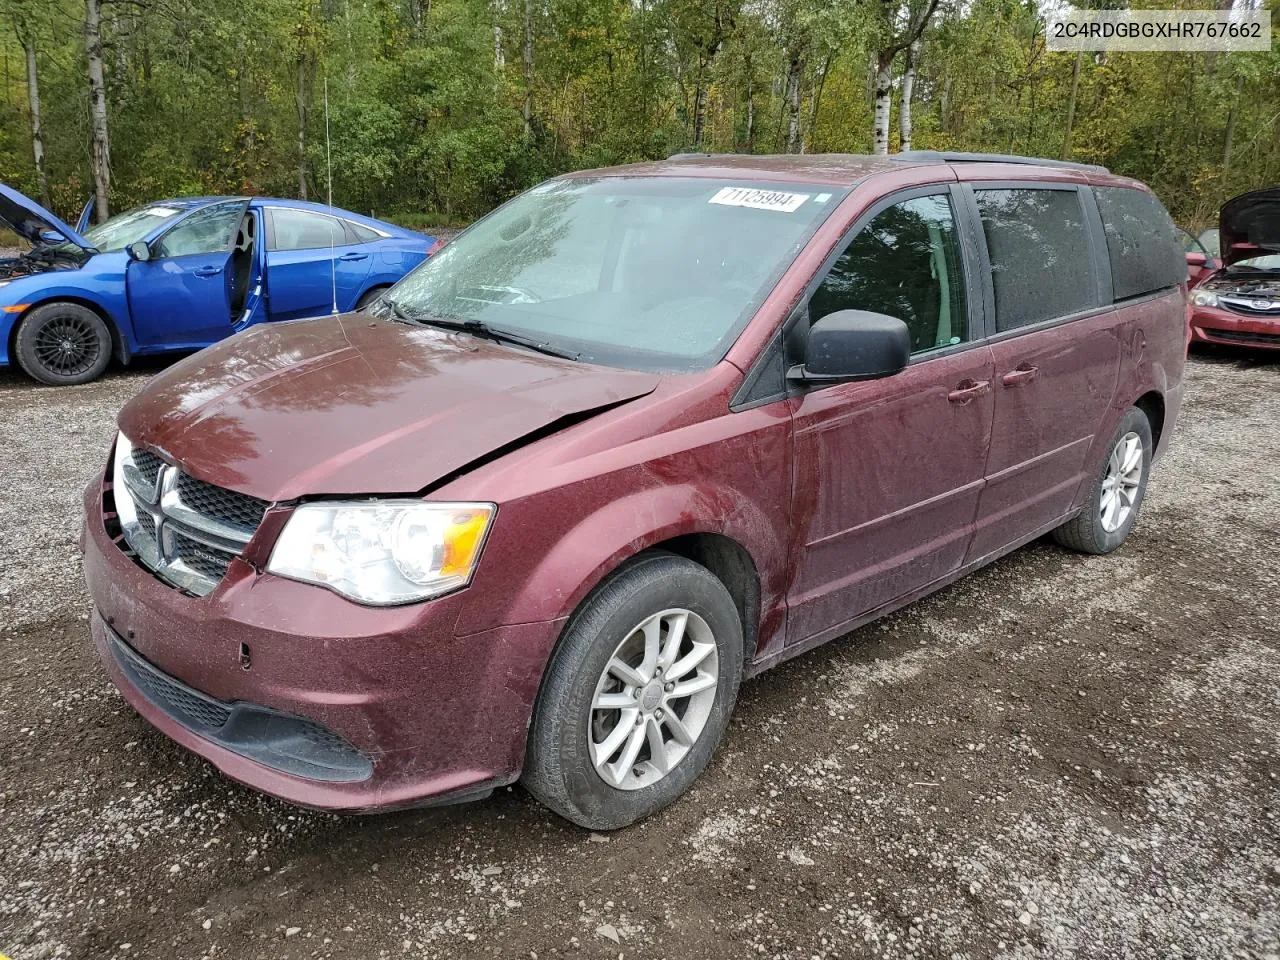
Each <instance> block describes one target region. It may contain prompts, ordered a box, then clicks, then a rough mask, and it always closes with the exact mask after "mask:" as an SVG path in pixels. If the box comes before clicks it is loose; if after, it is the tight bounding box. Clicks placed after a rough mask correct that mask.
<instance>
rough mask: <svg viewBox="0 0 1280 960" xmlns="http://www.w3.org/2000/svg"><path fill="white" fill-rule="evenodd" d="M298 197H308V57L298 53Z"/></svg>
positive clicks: (303, 198)
mask: <svg viewBox="0 0 1280 960" xmlns="http://www.w3.org/2000/svg"><path fill="white" fill-rule="evenodd" d="M297 100H298V198H299V199H301V200H305V199H307V59H306V57H305V56H303V55H301V54H299V55H298V91H297Z"/></svg>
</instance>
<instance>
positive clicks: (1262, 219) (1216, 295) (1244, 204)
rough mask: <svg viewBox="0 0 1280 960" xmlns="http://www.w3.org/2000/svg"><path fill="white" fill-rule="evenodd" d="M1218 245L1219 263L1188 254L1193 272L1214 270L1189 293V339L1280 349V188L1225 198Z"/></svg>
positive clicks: (1201, 341) (1204, 257)
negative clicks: (1207, 269)
mask: <svg viewBox="0 0 1280 960" xmlns="http://www.w3.org/2000/svg"><path fill="white" fill-rule="evenodd" d="M1218 241H1219V244H1220V259H1221V263H1220V264H1217V263H1212V257H1211V255H1210V254H1209V253H1208V252H1205V253H1204V254H1203V255H1197V254H1196V253H1188V254H1187V263H1188V267H1189V269H1190V270H1191V271H1192V272H1193V273H1194V272H1196V271H1197V270H1202V269H1203V268H1204V266H1205V264H1206V260H1208V261H1209V262H1211V263H1212V266H1213V267H1214V270H1213V272H1211V273H1210V274H1209V275H1208V276H1207V277H1203V278H1202V279H1200V280H1199V282H1198V283H1197V284H1196V289H1195V292H1194V293H1193V294H1192V295H1191V337H1192V341H1193V342H1197V343H1222V344H1231V345H1235V346H1244V347H1257V348H1262V349H1272V350H1276V349H1280V187H1270V188H1268V189H1266V190H1255V191H1253V192H1252V193H1246V194H1242V195H1241V196H1238V197H1236V198H1235V199H1233V200H1228V201H1227V202H1226V204H1224V205H1223V207H1222V210H1221V212H1220V213H1219V216H1218Z"/></svg>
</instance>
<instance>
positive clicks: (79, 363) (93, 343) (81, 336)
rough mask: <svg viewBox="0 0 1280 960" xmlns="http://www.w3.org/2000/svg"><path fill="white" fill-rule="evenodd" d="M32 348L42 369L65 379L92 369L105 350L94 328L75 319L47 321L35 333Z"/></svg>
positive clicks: (66, 318)
mask: <svg viewBox="0 0 1280 960" xmlns="http://www.w3.org/2000/svg"><path fill="white" fill-rule="evenodd" d="M33 346H34V350H35V355H36V360H38V361H39V363H40V365H41V366H43V367H44V368H45V369H46V370H48V371H49V372H50V373H55V374H57V375H59V376H62V377H74V376H76V375H78V374H81V373H84V372H85V371H86V370H90V369H92V367H93V365H94V364H95V363H97V361H98V356H99V351H100V350H101V349H102V345H101V344H100V343H99V342H98V334H97V331H95V330H94V328H93V326H92V324H90V323H89V321H88V320H86V319H84V318H82V317H75V316H61V317H54V318H53V319H51V320H48V321H47V322H46V323H45V324H44V325H43V326H41V327H40V329H39V330H37V331H36V335H35V343H34V344H33Z"/></svg>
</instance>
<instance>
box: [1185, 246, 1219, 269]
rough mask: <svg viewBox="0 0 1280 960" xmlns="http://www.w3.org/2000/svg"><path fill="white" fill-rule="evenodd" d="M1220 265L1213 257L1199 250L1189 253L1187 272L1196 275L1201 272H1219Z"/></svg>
mask: <svg viewBox="0 0 1280 960" xmlns="http://www.w3.org/2000/svg"><path fill="white" fill-rule="evenodd" d="M1217 269H1218V263H1217V261H1216V260H1214V259H1213V257H1211V256H1209V255H1208V254H1206V253H1201V252H1200V251H1198V250H1193V251H1189V252H1188V253H1187V270H1188V271H1190V272H1191V273H1193V274H1195V273H1198V272H1199V271H1202V270H1204V271H1211V270H1217Z"/></svg>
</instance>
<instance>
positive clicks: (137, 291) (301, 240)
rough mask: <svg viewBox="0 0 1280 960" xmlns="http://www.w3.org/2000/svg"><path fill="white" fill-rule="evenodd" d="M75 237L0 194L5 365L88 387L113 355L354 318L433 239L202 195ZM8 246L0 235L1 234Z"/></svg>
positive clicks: (82, 225)
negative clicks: (7, 235)
mask: <svg viewBox="0 0 1280 960" xmlns="http://www.w3.org/2000/svg"><path fill="white" fill-rule="evenodd" d="M88 215H89V208H88V207H86V208H85V212H84V213H83V214H81V217H80V222H79V224H77V226H76V227H75V228H72V227H71V226H69V225H68V224H66V223H64V222H63V221H61V220H59V219H58V218H57V217H56V216H55V215H54V214H52V213H50V212H49V211H48V210H46V209H44V208H43V207H41V206H40V205H39V204H37V203H35V202H34V201H32V200H31V199H30V198H28V197H25V196H23V195H22V194H21V193H19V192H18V191H16V190H13V189H11V188H9V187H7V186H5V185H3V184H0V228H3V227H7V228H9V229H10V230H12V231H13V232H14V233H16V234H17V235H18V236H19V237H20V238H21V239H22V240H24V241H26V243H27V244H29V245H30V249H29V250H27V251H26V252H23V253H19V254H18V255H17V256H15V257H5V258H0V366H4V365H7V364H11V363H16V364H17V365H18V366H20V367H21V368H22V369H23V370H25V371H26V372H27V373H28V374H30V375H31V376H32V377H34V378H35V379H37V380H39V381H41V382H43V383H48V384H73V383H87V382H88V381H90V380H93V379H95V378H96V377H98V376H99V375H100V374H101V373H102V371H103V370H104V369H106V366H107V363H108V362H109V361H110V359H111V357H112V355H113V354H114V355H115V356H116V357H118V358H119V359H120V360H121V361H122V362H124V363H128V362H129V360H130V358H132V357H134V356H141V355H143V354H153V353H162V352H166V351H175V350H181V351H190V350H198V349H200V348H201V347H205V346H208V345H209V344H211V343H214V342H215V341H218V340H221V339H223V338H224V337H228V336H230V335H231V334H233V333H235V332H236V331H239V330H243V329H244V328H245V327H248V326H250V325H252V324H255V323H263V322H266V321H273V320H294V319H299V318H302V317H314V316H318V315H322V314H327V313H335V312H338V313H341V312H346V311H348V310H358V309H360V308H361V307H363V306H364V305H365V304H367V303H369V302H370V301H371V300H373V299H375V298H376V297H377V296H378V294H380V293H381V292H382V290H384V289H386V288H387V287H388V286H390V285H391V284H393V283H395V282H396V281H397V280H399V279H400V278H401V277H403V276H404V275H405V274H406V273H408V272H409V271H410V270H411V269H413V268H414V267H416V266H417V265H418V264H419V263H421V262H422V261H423V260H425V259H426V258H427V257H428V256H430V254H431V251H432V248H433V245H434V242H435V241H434V240H433V238H432V237H429V236H426V235H425V234H421V233H415V232H413V231H411V230H405V229H402V228H401V227H397V226H394V225H393V224H390V223H383V222H382V221H379V220H373V219H370V218H369V217H362V216H360V215H359V214H356V213H350V212H348V211H346V210H337V209H334V208H331V207H326V206H323V205H321V204H316V203H305V202H301V201H298V200H273V199H269V198H263V197H252V198H249V197H199V198H185V199H182V200H166V201H162V202H159V203H151V204H147V205H146V206H142V207H138V208H136V209H134V210H130V211H129V212H127V213H122V214H120V215H118V216H115V217H112V218H111V219H110V220H107V221H106V222H105V223H101V224H98V225H97V226H95V227H92V228H88V229H86V224H87V222H88ZM0 236H2V234H0Z"/></svg>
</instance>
